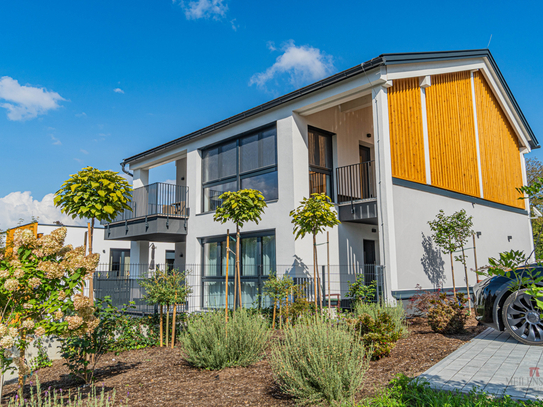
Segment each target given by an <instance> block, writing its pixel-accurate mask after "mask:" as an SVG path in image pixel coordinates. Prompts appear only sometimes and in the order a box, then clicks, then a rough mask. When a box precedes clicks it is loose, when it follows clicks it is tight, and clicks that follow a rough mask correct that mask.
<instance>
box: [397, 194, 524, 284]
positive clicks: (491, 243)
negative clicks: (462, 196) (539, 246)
mask: <svg viewBox="0 0 543 407" xmlns="http://www.w3.org/2000/svg"><path fill="white" fill-rule="evenodd" d="M440 209H443V210H444V211H445V213H446V214H447V215H451V214H452V213H453V212H455V211H459V210H461V209H465V210H466V212H467V214H468V215H470V216H473V229H474V230H475V231H476V232H481V233H482V234H481V236H480V237H479V238H478V239H477V240H476V245H477V261H478V266H479V267H481V266H484V265H487V264H488V258H489V257H497V256H498V255H499V253H500V252H503V251H508V250H511V249H514V250H523V251H524V252H525V253H526V254H528V253H530V252H531V250H532V248H533V241H532V236H531V229H530V220H529V218H528V216H526V215H522V214H518V213H514V212H510V211H506V210H501V209H495V208H490V207H488V206H483V205H478V204H471V203H469V202H466V201H462V200H458V199H453V198H447V197H443V196H440V195H436V194H432V193H428V192H422V191H418V190H414V189H411V188H406V187H401V186H397V185H395V186H394V216H395V225H396V253H397V260H398V262H397V264H398V289H399V290H413V289H415V287H416V285H417V284H420V285H421V286H422V287H423V288H433V285H434V284H433V281H435V276H440V275H443V276H444V286H445V287H452V277H451V266H450V259H449V256H448V255H443V254H441V253H439V251H438V250H437V249H436V248H435V245H433V242H432V241H431V238H430V236H431V234H432V232H431V230H430V226H429V225H428V221H430V220H433V219H434V218H435V216H436V214H437V213H438V212H439V210H440ZM508 236H512V239H511V241H508V238H507V237H508ZM466 247H473V242H472V240H471V239H470V241H469V242H468V244H467V245H466ZM466 254H467V255H468V260H467V264H468V279H469V283H470V285H473V284H475V282H476V275H475V273H474V272H473V271H472V270H471V269H473V268H475V266H474V257H473V250H467V251H466ZM423 263H424V264H425V266H423ZM454 269H455V280H456V286H457V287H465V286H466V283H465V277H464V275H465V273H464V267H463V265H462V264H461V263H459V262H454ZM432 276H434V277H432Z"/></svg>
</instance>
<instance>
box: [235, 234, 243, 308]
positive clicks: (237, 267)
mask: <svg viewBox="0 0 543 407" xmlns="http://www.w3.org/2000/svg"><path fill="white" fill-rule="evenodd" d="M239 240H240V232H239V226H237V225H236V272H237V273H238V288H239V307H240V308H243V301H242V299H241V273H240V270H239V255H240V253H239Z"/></svg>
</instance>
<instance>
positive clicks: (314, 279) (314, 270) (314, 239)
mask: <svg viewBox="0 0 543 407" xmlns="http://www.w3.org/2000/svg"><path fill="white" fill-rule="evenodd" d="M313 289H314V291H313V296H314V297H315V314H316V313H317V310H318V304H317V235H316V234H315V233H313Z"/></svg>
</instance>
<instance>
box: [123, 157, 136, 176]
mask: <svg viewBox="0 0 543 407" xmlns="http://www.w3.org/2000/svg"><path fill="white" fill-rule="evenodd" d="M125 166H126V162H125V161H123V162H122V163H121V171H122V172H124V173H125V174H126V175H129V176H131V177H132V178H134V174H133V173H131V172H130V171H128V170H127V169H125V168H124V167H125Z"/></svg>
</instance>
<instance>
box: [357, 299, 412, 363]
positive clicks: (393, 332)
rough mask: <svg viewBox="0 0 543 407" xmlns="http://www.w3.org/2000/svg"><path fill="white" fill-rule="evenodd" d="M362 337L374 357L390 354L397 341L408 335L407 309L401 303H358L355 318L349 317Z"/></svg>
mask: <svg viewBox="0 0 543 407" xmlns="http://www.w3.org/2000/svg"><path fill="white" fill-rule="evenodd" d="M347 324H348V325H350V326H352V327H353V328H354V330H355V332H356V333H357V335H360V338H361V339H362V343H363V344H364V345H365V346H366V348H368V349H369V350H370V351H371V356H372V359H379V358H382V357H383V356H389V355H390V352H392V349H394V346H396V342H397V341H398V340H399V339H400V338H402V337H404V336H406V335H407V333H408V332H407V326H406V323H405V311H404V309H403V307H402V305H401V304H398V305H395V306H394V305H386V304H383V305H380V304H363V303H359V304H357V306H356V308H355V312H354V318H347Z"/></svg>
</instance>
